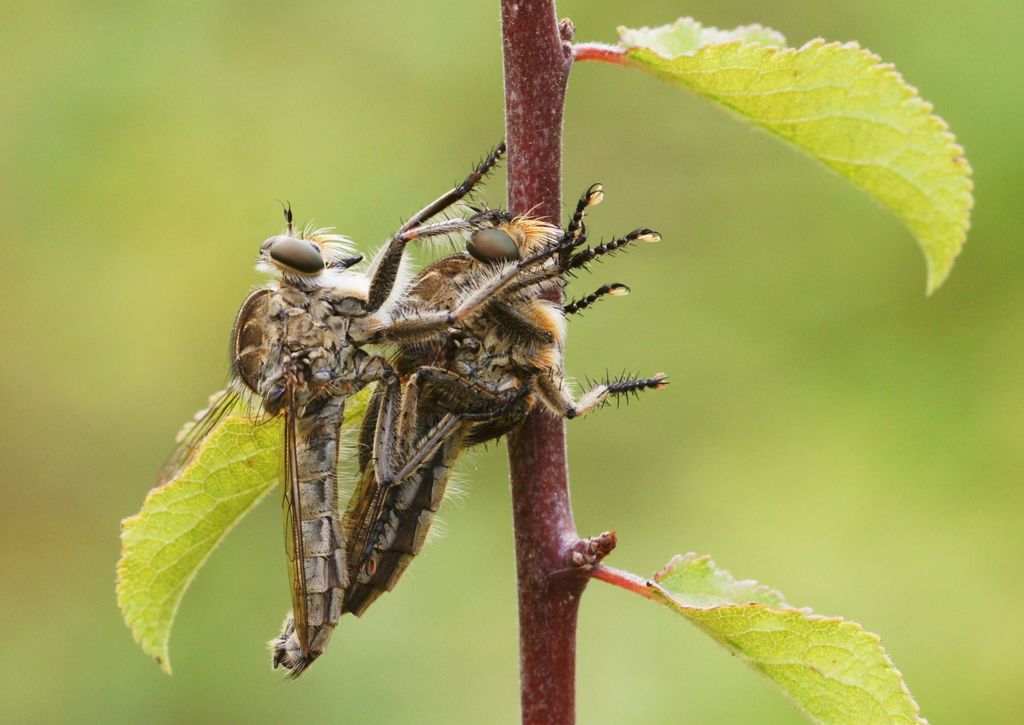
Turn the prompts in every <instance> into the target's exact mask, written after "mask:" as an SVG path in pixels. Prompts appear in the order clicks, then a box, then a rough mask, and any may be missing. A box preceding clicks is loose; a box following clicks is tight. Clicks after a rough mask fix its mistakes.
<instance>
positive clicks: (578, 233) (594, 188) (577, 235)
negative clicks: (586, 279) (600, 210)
mask: <svg viewBox="0 0 1024 725" xmlns="http://www.w3.org/2000/svg"><path fill="white" fill-rule="evenodd" d="M603 199H604V187H603V186H601V184H592V185H591V186H590V188H589V189H587V190H586V191H585V192H584V193H583V196H581V197H580V200H579V201H578V202H576V211H575V212H573V215H572V218H571V219H570V220H569V224H568V226H566V227H565V232H564V233H563V234H562V239H561V240H560V241H559V246H560V247H563V248H564V249H563V251H562V252H561V253H560V254H559V258H558V259H559V263H560V264H561V265H563V266H564V265H565V264H566V263H567V262H568V261H569V255H570V254H571V253H572V250H573V249H575V248H576V247H578V246H580V245H581V244H583V243H584V242H585V241H586V238H587V230H586V226H585V225H584V224H583V217H584V216H586V212H587V207H591V206H594V205H596V204H600V203H601V201H602V200H603Z"/></svg>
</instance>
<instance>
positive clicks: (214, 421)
mask: <svg viewBox="0 0 1024 725" xmlns="http://www.w3.org/2000/svg"><path fill="white" fill-rule="evenodd" d="M244 407H245V406H244V402H243V401H242V396H241V395H240V394H239V393H238V392H237V389H236V386H235V385H234V384H232V385H231V386H230V387H229V388H228V389H227V390H222V391H220V392H219V393H214V394H213V395H212V396H210V406H209V407H208V408H206V410H201V411H199V412H198V413H196V419H195V421H191V422H189V423H186V424H185V427H184V428H182V429H181V432H180V433H178V441H177V442H178V444H177V446H176V447H175V448H174V450H173V451H172V452H171V455H170V456H168V458H167V462H166V463H164V466H163V468H161V469H160V473H159V475H157V478H156V486H157V488H159V487H160V486H163V485H165V484H167V483H169V482H171V481H172V480H174V479H175V478H177V477H178V476H180V475H181V472H182V471H183V470H185V467H186V466H188V464H189V463H190V462H191V461H192V458H193V457H194V456H195V453H196V451H197V450H198V449H199V446H200V445H202V443H203V441H204V440H206V438H207V437H208V436H209V435H210V433H212V432H213V430H214V429H215V428H216V427H217V426H218V425H219V424H220V422H221V421H222V420H223V419H224V418H225V417H226V416H227V415H228V413H230V412H232V411H240V410H241V409H243V408H244Z"/></svg>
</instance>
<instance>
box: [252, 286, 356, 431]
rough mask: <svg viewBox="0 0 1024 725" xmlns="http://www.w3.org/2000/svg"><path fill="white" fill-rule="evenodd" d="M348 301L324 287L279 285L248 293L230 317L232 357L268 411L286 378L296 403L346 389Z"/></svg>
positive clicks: (351, 358)
mask: <svg viewBox="0 0 1024 725" xmlns="http://www.w3.org/2000/svg"><path fill="white" fill-rule="evenodd" d="M352 301H353V300H352V298H349V297H345V298H340V299H339V298H337V297H336V295H335V293H333V292H332V290H331V289H330V288H324V287H315V288H312V289H309V290H304V289H298V288H296V287H293V286H281V287H280V288H278V289H262V290H257V291H255V292H253V293H252V294H251V295H249V297H248V298H247V299H246V301H245V302H244V303H243V305H242V308H241V309H240V310H239V312H238V317H237V318H236V320H235V330H234V338H233V339H234V345H233V350H232V353H233V362H234V368H235V371H236V372H237V374H238V376H239V377H240V378H241V380H242V382H244V383H245V385H246V386H247V387H248V388H249V389H250V390H252V391H253V392H255V393H256V394H257V395H259V396H260V397H261V398H262V399H263V400H264V402H265V404H266V406H267V409H268V412H270V413H274V412H277V410H278V409H279V408H280V406H281V405H282V404H283V400H282V396H283V394H284V392H285V389H286V387H287V381H288V380H289V378H290V379H291V382H292V385H291V390H292V394H293V396H294V397H295V400H294V402H295V404H296V405H298V406H300V407H301V406H304V405H306V404H307V403H308V402H310V401H312V400H315V399H317V398H320V397H323V396H325V395H333V394H347V393H349V392H351V387H352V383H353V381H354V379H355V357H356V352H357V350H356V348H355V347H354V346H353V345H352V342H351V340H350V339H349V337H348V333H349V328H350V325H351V323H352V317H351V314H350V313H348V309H350V308H351V307H352V304H351V303H352ZM343 312H344V313H343Z"/></svg>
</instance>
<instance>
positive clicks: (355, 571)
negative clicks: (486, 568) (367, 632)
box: [343, 426, 465, 616]
mask: <svg viewBox="0 0 1024 725" xmlns="http://www.w3.org/2000/svg"><path fill="white" fill-rule="evenodd" d="M464 433H465V428H464V427H462V426H460V427H459V428H457V429H456V430H455V431H454V432H453V434H452V435H451V436H449V437H448V438H447V439H446V440H445V441H444V442H443V443H442V444H441V445H440V446H439V447H438V449H437V450H436V451H434V453H433V454H432V455H431V456H430V457H429V458H427V460H426V461H424V462H423V465H421V466H420V467H419V468H417V469H416V470H415V471H413V472H412V473H411V474H410V475H409V476H408V477H407V478H406V479H405V480H403V481H402V482H401V483H399V484H398V485H396V486H395V487H393V488H392V489H390V490H389V491H388V492H387V493H385V494H383V496H384V503H383V507H382V508H381V512H380V515H379V517H378V518H377V520H376V521H373V522H369V521H366V520H365V517H366V516H367V515H368V513H369V511H370V510H371V509H372V508H373V507H372V505H370V501H371V500H372V499H373V498H374V496H373V492H375V491H378V489H377V485H378V484H377V482H376V480H375V473H374V469H373V467H372V466H370V467H367V468H365V469H364V470H363V473H362V476H363V478H362V480H361V481H360V486H359V490H358V491H357V492H356V495H355V496H354V497H353V502H352V504H350V506H349V509H348V510H347V511H346V512H345V522H344V524H343V529H344V530H345V531H346V532H350V536H352V537H353V538H354V539H355V540H354V541H353V542H352V544H351V545H352V547H353V548H352V551H351V557H352V558H351V561H350V568H349V579H350V583H349V588H348V592H347V594H346V596H345V602H344V605H343V611H345V612H352V613H353V614H355V615H356V616H359V615H361V614H362V613H363V612H365V611H366V609H367V607H369V606H370V605H371V604H373V602H374V601H375V600H376V599H377V597H379V596H380V595H381V594H383V593H384V592H389V591H391V590H392V589H394V587H395V585H396V584H398V580H399V579H400V578H401V576H402V574H403V573H404V572H405V570H406V569H407V568H408V566H409V564H411V563H412V560H413V558H414V557H415V556H416V555H417V554H419V553H420V550H421V549H422V548H423V544H424V543H425V542H426V540H427V535H428V534H429V533H430V526H431V524H433V522H434V515H435V514H436V513H437V510H438V509H439V508H440V507H441V501H442V500H443V499H444V493H445V489H446V488H447V486H448V481H449V479H450V478H451V470H452V466H453V465H454V464H455V459H456V458H457V457H458V454H459V452H460V450H461V449H462V439H463V437H464ZM375 524H378V525H375ZM360 529H362V532H363V534H364V536H359V535H358V534H356V533H355V532H357V531H359V530H360ZM366 534H369V535H372V536H373V540H372V541H367V539H366ZM356 547H358V548H356ZM367 552H369V554H368V556H367V555H366V553H367Z"/></svg>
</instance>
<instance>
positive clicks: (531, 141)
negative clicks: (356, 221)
mask: <svg viewBox="0 0 1024 725" xmlns="http://www.w3.org/2000/svg"><path fill="white" fill-rule="evenodd" d="M501 23H502V38H503V44H502V48H503V52H504V65H505V134H506V136H505V138H506V141H507V143H508V201H509V209H510V210H511V211H512V212H513V213H515V214H526V213H529V214H530V215H531V216H535V217H539V218H541V219H545V220H547V221H549V222H552V223H554V224H559V225H560V224H561V214H562V195H561V188H562V176H561V171H562V169H561V162H562V155H561V151H562V111H563V108H564V104H565V88H566V83H567V81H568V77H569V69H570V68H571V67H572V52H571V49H570V47H569V45H568V42H567V41H568V39H570V38H566V39H563V37H562V34H563V33H564V34H565V35H571V24H566V25H563V26H562V29H561V32H560V28H559V24H558V19H557V16H556V14H555V3H554V0H502V1H501ZM508 454H509V471H510V474H511V483H512V516H513V520H514V524H515V543H516V575H517V581H518V591H519V668H520V688H521V707H522V722H523V723H524V725H569V724H571V723H573V722H575V709H576V701H575V681H576V618H577V612H578V608H579V599H580V595H581V594H582V593H583V589H584V587H585V586H586V583H587V577H586V576H585V575H584V574H583V573H582V572H580V573H579V575H570V576H565V575H564V572H565V570H566V566H567V562H568V561H569V559H570V557H571V555H572V553H573V551H574V547H576V546H577V544H578V543H579V536H578V535H577V534H576V526H575V524H574V523H573V519H572V508H571V506H570V502H569V475H568V468H567V464H566V455H565V427H564V424H563V422H562V421H561V420H560V419H557V418H554V417H553V416H551V415H550V414H548V413H546V412H544V411H542V410H540V409H539V408H538V409H537V410H535V411H534V412H533V413H532V414H531V415H530V416H529V418H527V420H526V422H525V423H524V424H523V426H522V427H521V428H520V429H519V430H518V431H517V432H516V434H515V435H514V436H511V437H510V439H509V441H508ZM559 572H562V575H560V576H556V574H557V573H559Z"/></svg>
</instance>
